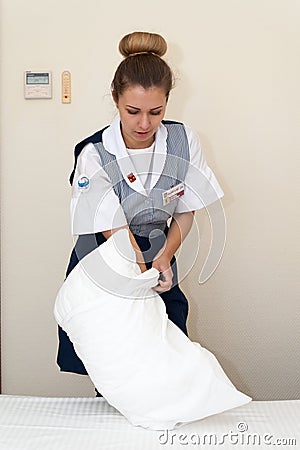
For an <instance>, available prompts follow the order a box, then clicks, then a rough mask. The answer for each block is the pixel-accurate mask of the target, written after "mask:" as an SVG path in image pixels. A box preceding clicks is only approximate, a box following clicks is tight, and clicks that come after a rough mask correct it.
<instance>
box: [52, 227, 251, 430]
mask: <svg viewBox="0 0 300 450" xmlns="http://www.w3.org/2000/svg"><path fill="white" fill-rule="evenodd" d="M134 255H135V254H134V250H133V248H132V246H131V244H130V240H129V236H128V232H127V231H126V230H120V231H118V232H117V233H114V235H113V236H112V237H111V238H110V239H108V240H107V241H106V242H105V243H104V244H102V245H101V246H100V247H98V248H97V249H96V250H94V251H93V252H91V253H90V254H88V255H87V256H86V257H85V258H83V259H82V260H81V261H80V262H79V263H78V264H77V266H76V267H75V268H74V269H73V270H72V272H71V273H70V275H69V276H68V278H67V279H66V280H65V282H64V283H63V286H62V287H61V289H60V291H59V293H58V295H57V298H56V302H55V309H54V314H55V318H56V320H57V322H58V324H59V325H60V326H61V327H62V328H63V329H64V330H65V331H66V333H67V334H68V336H69V338H70V340H71V341H72V342H73V344H74V348H75V351H76V353H77V354H78V356H79V358H80V359H81V360H82V361H83V363H84V365H85V368H86V370H87V372H88V374H89V376H90V378H91V380H92V382H93V383H94V385H95V387H96V388H97V389H98V391H99V392H101V394H102V395H103V396H104V397H105V399H106V400H107V401H108V402H109V403H110V404H111V405H112V406H114V407H115V408H116V409H118V410H119V411H120V412H121V413H122V414H123V415H124V416H125V417H127V419H128V420H129V421H130V422H131V423H132V424H133V425H140V426H143V427H145V428H151V429H155V430H162V429H172V428H174V427H176V426H178V425H180V424H181V423H185V422H190V421H194V420H198V419H202V418H204V417H207V416H209V415H212V414H216V413H220V412H222V411H225V410H227V409H230V408H235V407H237V406H240V405H243V404H245V403H248V402H249V401H251V398H250V397H248V396H247V395H245V394H243V393H241V392H239V391H238V390H237V389H236V388H235V387H234V386H233V384H232V383H231V381H230V380H229V379H228V377H227V376H226V375H225V373H224V372H223V369H222V368H221V366H220V364H219V363H218V361H217V359H216V358H215V356H214V355H213V354H212V353H211V352H209V351H208V350H206V349H205V348H203V347H201V345H200V344H199V343H196V342H192V341H191V340H190V339H189V338H188V337H187V336H186V335H185V334H184V333H183V332H182V331H181V330H180V329H179V328H178V327H177V326H176V325H174V324H173V323H172V322H171V321H170V320H169V319H168V316H167V314H166V308H165V304H164V302H163V300H162V299H161V297H160V296H159V295H158V294H157V293H156V292H155V291H154V290H153V289H152V287H154V286H155V285H156V284H157V282H158V276H159V273H158V271H157V270H156V269H154V268H152V269H150V270H148V271H146V272H144V273H141V272H140V269H139V266H138V265H137V264H136V262H135V260H134Z"/></svg>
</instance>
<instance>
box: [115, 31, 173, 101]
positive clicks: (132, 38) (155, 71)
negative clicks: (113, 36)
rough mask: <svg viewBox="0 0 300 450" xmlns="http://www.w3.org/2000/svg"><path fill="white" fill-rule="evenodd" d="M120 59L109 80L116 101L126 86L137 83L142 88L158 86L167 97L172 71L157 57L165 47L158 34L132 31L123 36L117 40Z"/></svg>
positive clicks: (165, 49)
mask: <svg viewBox="0 0 300 450" xmlns="http://www.w3.org/2000/svg"><path fill="white" fill-rule="evenodd" d="M119 51H120V53H121V54H122V55H123V56H124V60H123V61H122V62H121V63H120V64H119V66H118V68H117V70H116V73H115V76H114V79H113V81H112V83H111V89H112V94H113V97H114V99H115V101H116V102H118V100H119V96H120V95H122V94H123V92H124V91H125V90H126V89H127V88H128V87H129V86H137V85H140V86H142V87H143V88H144V89H148V88H150V87H152V86H156V87H161V88H163V89H164V90H165V92H166V97H167V98H168V96H169V93H170V91H171V89H172V87H173V84H174V81H173V74H172V71H171V69H170V67H169V66H168V64H167V63H166V62H165V61H164V60H163V59H162V58H161V56H163V55H164V54H165V53H166V51H167V43H166V41H165V39H164V38H163V37H162V36H160V35H159V34H155V33H147V32H141V31H135V32H134V33H130V34H127V35H126V36H124V37H123V38H122V39H121V41H120V43H119Z"/></svg>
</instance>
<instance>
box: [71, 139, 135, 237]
mask: <svg viewBox="0 0 300 450" xmlns="http://www.w3.org/2000/svg"><path fill="white" fill-rule="evenodd" d="M70 209H71V232H72V234H73V235H81V234H89V233H97V232H100V231H105V230H110V229H113V228H118V227H122V226H124V225H127V220H126V217H125V214H124V212H123V209H122V206H121V205H120V202H119V198H118V196H117V195H116V194H115V192H114V190H113V187H112V184H111V181H110V179H109V177H108V175H107V174H106V172H105V170H104V169H103V168H102V166H101V164H100V157H99V154H98V152H97V150H96V148H95V147H94V145H93V144H87V145H86V146H85V147H84V149H83V150H82V152H81V154H80V155H79V157H78V160H77V165H76V170H75V174H74V180H73V186H72V199H71V207H70Z"/></svg>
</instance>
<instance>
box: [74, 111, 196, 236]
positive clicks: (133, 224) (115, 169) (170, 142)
mask: <svg viewBox="0 0 300 450" xmlns="http://www.w3.org/2000/svg"><path fill="white" fill-rule="evenodd" d="M162 123H163V125H164V126H165V127H166V128H167V131H168V136H167V155H166V160H165V164H164V168H163V171H162V174H161V176H160V177H159V179H158V181H157V183H156V185H155V186H154V187H153V189H151V191H150V192H149V193H148V196H145V195H143V194H141V193H139V192H136V191H135V190H134V189H132V188H131V187H130V186H129V185H128V184H127V182H126V181H125V180H124V178H123V175H122V173H121V170H120V168H119V166H118V163H117V160H116V157H115V155H112V154H111V153H109V152H108V151H107V150H106V149H105V148H104V145H103V143H102V132H103V131H104V129H103V130H101V131H100V132H97V133H95V134H94V135H93V136H90V137H89V138H87V139H85V140H84V141H82V142H81V143H79V144H77V146H76V148H75V166H74V170H75V167H76V161H77V157H78V155H79V153H80V152H81V151H82V149H83V148H84V146H85V145H86V144H87V143H89V142H92V143H93V144H94V146H95V148H96V149H97V151H98V153H99V156H100V163H101V165H102V167H103V169H104V170H105V172H106V173H107V175H108V177H109V178H110V181H111V183H112V186H113V189H114V192H115V193H116V195H117V196H118V198H119V200H120V203H121V205H122V208H123V211H124V213H125V216H126V219H127V223H128V225H129V227H130V229H131V231H132V232H133V234H137V235H139V236H145V237H148V236H149V234H150V232H151V231H152V230H156V229H158V230H161V231H163V230H164V229H165V227H166V222H167V220H168V219H169V218H170V217H171V216H173V214H174V211H175V208H176V205H177V203H178V199H175V200H172V201H171V202H170V203H169V204H167V205H164V204H163V193H164V192H165V191H167V190H168V189H170V188H172V187H174V186H176V185H177V184H179V183H182V182H184V180H185V176H186V173H187V170H188V166H189V161H190V151H189V144H188V138H187V135H186V131H185V128H184V125H183V124H182V123H179V122H173V121H168V120H163V121H162ZM74 170H73V172H72V174H71V177H70V181H71V183H72V181H73V176H74Z"/></svg>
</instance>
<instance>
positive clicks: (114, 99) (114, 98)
mask: <svg viewBox="0 0 300 450" xmlns="http://www.w3.org/2000/svg"><path fill="white" fill-rule="evenodd" d="M111 95H112V98H113V101H114V102H115V105H116V107H117V108H118V99H117V96H116V93H115V91H111Z"/></svg>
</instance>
